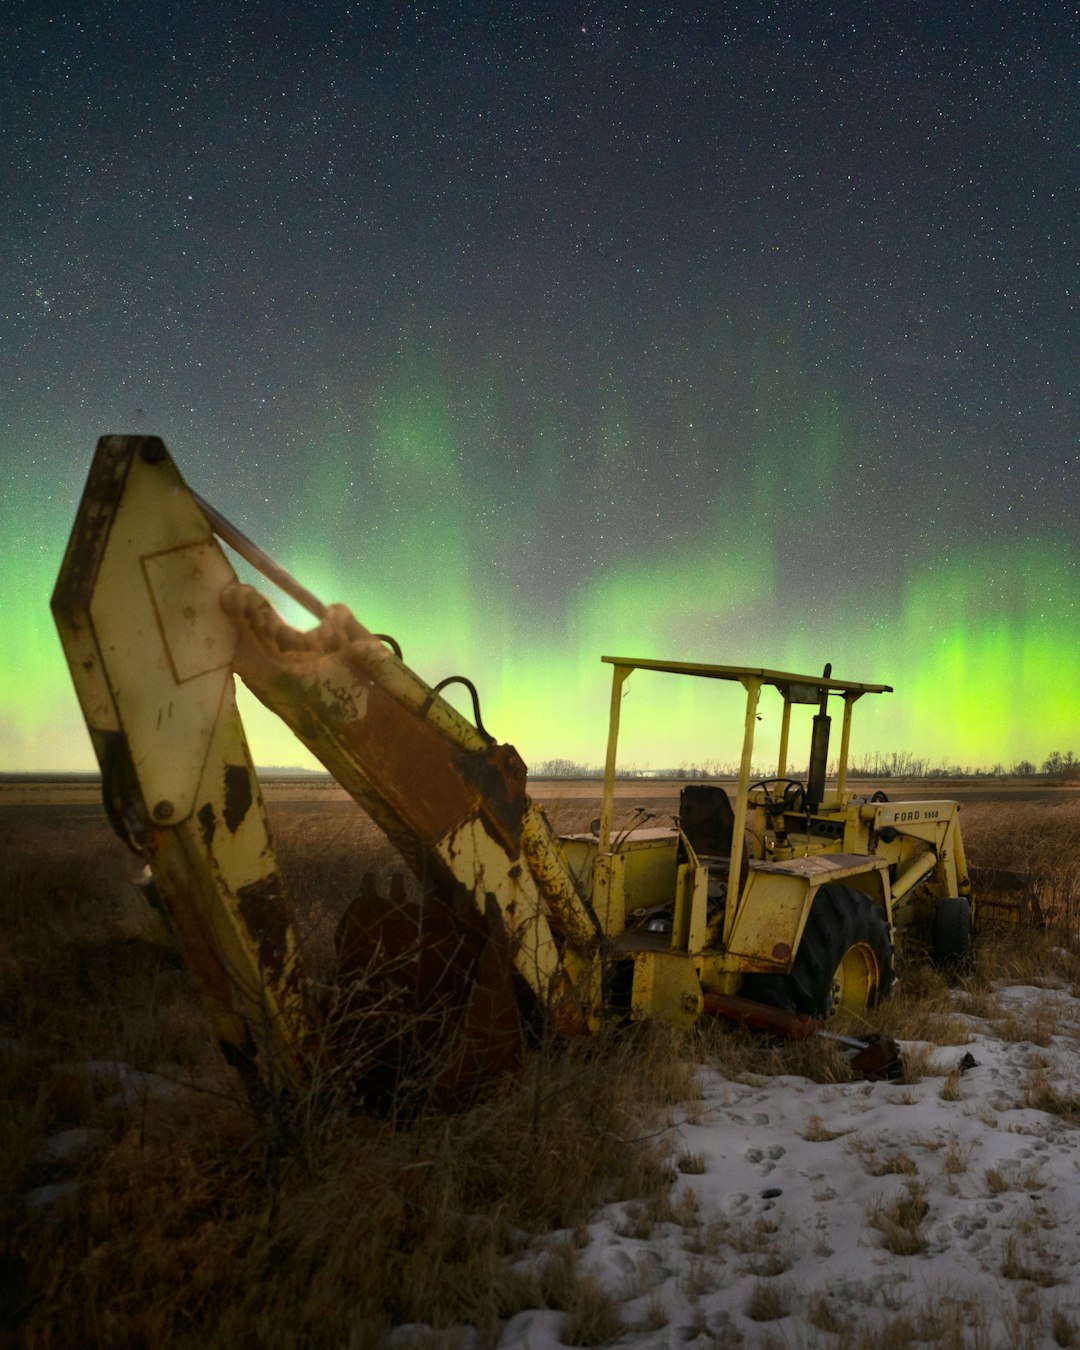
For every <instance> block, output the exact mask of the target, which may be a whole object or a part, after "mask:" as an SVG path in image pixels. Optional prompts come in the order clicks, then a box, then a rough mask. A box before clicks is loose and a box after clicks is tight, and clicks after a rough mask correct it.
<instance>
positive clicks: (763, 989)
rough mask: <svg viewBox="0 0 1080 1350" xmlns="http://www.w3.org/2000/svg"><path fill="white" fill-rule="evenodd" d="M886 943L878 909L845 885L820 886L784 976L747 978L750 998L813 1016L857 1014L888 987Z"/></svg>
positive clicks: (888, 944) (888, 948)
mask: <svg viewBox="0 0 1080 1350" xmlns="http://www.w3.org/2000/svg"><path fill="white" fill-rule="evenodd" d="M892 982H893V965H892V943H891V941H890V940H889V926H888V924H887V923H886V922H885V916H884V914H883V913H882V911H881V908H880V906H878V905H875V904H874V902H873V901H872V900H871V899H870V897H869V896H868V895H866V894H864V893H863V892H862V891H856V890H853V889H852V888H851V887H850V886H822V888H821V889H820V890H819V891H818V893H817V895H815V896H814V903H813V904H812V905H811V906H810V913H809V915H808V916H807V919H806V928H805V929H804V930H803V936H802V941H801V942H800V943H799V950H798V951H797V952H796V953H795V960H794V962H793V963H792V967H791V971H790V973H789V974H787V975H762V976H754V977H751V979H750V980H748V981H747V982H746V985H745V990H746V993H747V994H748V995H749V996H750V997H751V998H757V999H760V1000H761V1001H762V1002H763V1003H772V1004H774V1005H775V1006H776V1007H780V1008H793V1009H795V1010H796V1011H797V1012H805V1013H810V1014H811V1015H812V1016H814V1017H831V1016H834V1015H835V1014H837V1013H847V1014H852V1015H856V1016H858V1015H860V1014H862V1013H864V1012H866V1010H867V1009H868V1008H872V1007H873V1006H874V1005H875V1004H876V1003H878V1002H880V1000H881V999H883V998H884V997H885V995H886V994H887V993H888V992H889V990H890V989H891V988H892Z"/></svg>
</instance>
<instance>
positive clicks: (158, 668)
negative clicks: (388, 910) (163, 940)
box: [53, 437, 600, 1089]
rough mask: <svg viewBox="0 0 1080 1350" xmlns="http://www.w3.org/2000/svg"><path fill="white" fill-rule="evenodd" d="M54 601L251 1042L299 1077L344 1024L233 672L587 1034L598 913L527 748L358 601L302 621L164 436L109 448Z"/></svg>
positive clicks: (167, 879)
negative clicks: (277, 847) (304, 918)
mask: <svg viewBox="0 0 1080 1350" xmlns="http://www.w3.org/2000/svg"><path fill="white" fill-rule="evenodd" d="M211 514H213V513H211ZM214 519H215V520H216V519H217V518H216V517H214ZM230 542H232V540H231V539H230ZM53 610H54V614H55V617H56V621H57V625H58V628H59V630H60V636H61V640H62V642H63V645H64V649H65V653H66V655H67V658H68V662H69V665H70V667H71V671H72V676H73V679H74V683H75V687H76V691H77V693H78V696H79V700H80V703H81V705H82V709H83V713H84V716H85V718H86V722H87V725H88V727H89V729H90V733H91V738H92V741H93V744H94V748H95V751H96V753H97V756H98V759H99V762H100V763H101V767H102V775H103V786H104V792H105V797H106V803H107V806H108V809H109V811H110V815H111V816H112V817H113V819H114V823H116V824H117V825H118V826H119V827H120V828H121V829H122V831H123V832H124V833H125V834H126V835H127V837H128V839H129V842H131V843H132V845H133V846H134V847H135V848H137V849H138V850H139V851H140V852H142V853H143V854H144V855H145V856H146V858H147V861H148V862H149V863H150V866H151V868H152V870H153V873H154V878H155V882H156V884H157V886H158V889H159V891H160V892H161V894H162V896H163V898H164V900H165V902H166V905H167V907H168V909H169V913H170V916H171V918H172V921H173V924H174V926H175V928H176V930H177V932H178V934H179V936H180V938H181V940H182V942H183V944H184V947H185V949H186V953H187V957H188V961H189V964H190V966H191V968H192V970H193V973H194V974H195V976H196V978H197V980H198V981H199V983H200V985H201V987H202V990H203V993H204V996H205V998H206V1000H207V1003H208V1005H209V1007H210V1010H211V1013H212V1016H213V1019H214V1025H215V1030H216V1034H217V1036H218V1038H219V1040H220V1041H221V1042H222V1044H223V1046H225V1047H226V1052H227V1054H229V1055H230V1057H231V1058H233V1059H236V1060H238V1061H239V1062H241V1063H242V1064H245V1063H257V1065H258V1067H259V1071H260V1073H261V1074H262V1077H263V1079H264V1080H267V1079H273V1078H274V1077H275V1076H279V1077H282V1078H284V1079H285V1081H286V1082H287V1083H288V1084H289V1085H290V1086H292V1087H293V1088H296V1089H299V1088H302V1087H303V1085H304V1084H305V1082H306V1081H307V1080H308V1078H309V1076H310V1073H311V1062H312V1057H313V1055H315V1053H316V1047H317V1045H318V1044H319V1043H320V1041H321V1040H322V1039H323V1036H324V1028H323V1026H322V1024H321V1020H320V1014H319V1012H318V1010H317V1009H316V1007H315V999H314V995H313V989H312V984H311V979H310V977H309V975H308V972H307V970H306V969H305V966H304V963H303V958H302V954H301V951H300V947H299V943H298V941H297V938H296V932H295V925H294V921H293V917H292V913H291V910H290V906H289V902H288V899H287V897H286V894H285V888H284V886H283V884H282V881H281V878H280V875H279V873H278V871H277V866H276V862H275V859H274V854H273V849H272V847H271V842H270V832H269V829H268V826H267V822H266V816H265V810H264V807H263V803H262V798H261V794H260V791H259V785H258V781H257V778H256V776H255V773H254V769H253V766H252V762H251V756H250V754H249V751H248V748H247V744H246V741H245V737H244V732H243V727H242V725H241V722H240V718H239V715H238V712H237V709H236V702H235V690H234V683H233V674H234V672H236V673H239V674H240V675H241V677H242V678H243V679H244V681H245V683H247V684H248V686H249V687H250V688H251V689H252V691H253V692H254V693H255V694H256V696H257V697H258V698H260V699H261V700H262V701H263V702H264V703H265V704H266V705H267V706H268V707H269V708H270V709H271V710H272V711H274V712H275V713H277V714H278V715H280V716H281V717H282V718H283V719H284V720H285V722H286V723H287V724H288V725H289V726H290V727H291V728H292V730H293V731H294V732H295V733H296V735H297V736H298V737H299V738H300V740H302V741H303V742H304V744H305V745H307V746H308V748H309V749H310V750H311V751H312V753H314V754H315V755H316V756H317V758H318V759H320V760H321V762H322V763H323V764H325V765H326V767H327V768H328V769H329V770H330V771H331V773H333V774H334V776H335V777H336V778H337V779H338V780H339V781H340V782H341V783H342V784H343V786H344V787H345V788H346V789H347V790H348V791H349V792H350V793H351V794H352V795H353V796H354V797H355V798H356V800H357V801H358V802H359V803H360V804H361V805H362V806H363V807H364V808H365V810H367V811H368V812H369V814H370V815H371V816H372V817H373V819H374V820H375V821H376V822H377V823H378V824H379V825H380V826H381V827H382V828H383V829H384V830H385V831H386V833H387V835H388V836H389V838H390V839H391V840H392V842H393V843H394V844H395V845H396V846H397V847H398V849H399V850H400V852H401V853H402V856H403V857H404V858H405V860H406V861H407V863H408V864H409V866H410V867H411V869H412V870H413V871H414V873H415V874H416V875H417V877H418V878H419V879H420V881H421V883H422V887H423V889H424V891H425V894H427V895H428V896H429V897H433V899H432V903H436V902H437V903H441V904H442V905H444V906H446V907H448V908H449V909H450V910H454V911H456V912H457V913H458V914H459V915H466V912H467V914H468V915H471V918H469V920H468V921H469V922H470V923H475V921H476V920H477V919H478V918H479V919H481V920H482V922H483V923H485V924H487V925H489V926H491V925H494V927H495V929H497V930H498V931H497V939H498V941H497V944H496V945H497V946H498V948H499V950H500V951H504V952H505V953H506V954H507V955H508V957H509V959H510V961H511V962H512V964H513V968H514V970H515V971H516V973H517V977H518V978H517V980H516V982H515V984H516V987H517V988H518V990H519V991H520V990H522V989H523V990H526V991H529V994H530V996H531V999H532V1000H533V1002H534V1006H536V1007H538V1008H539V1009H542V1010H544V1011H545V1012H547V1013H550V1015H551V1016H552V1017H553V1019H554V1021H555V1023H556V1025H558V1026H559V1027H560V1028H562V1029H564V1030H567V1031H575V1030H583V1029H586V1028H587V1027H589V1026H595V1024H596V1021H597V1018H598V1017H599V1006H600V989H599V939H598V930H597V925H596V922H595V918H594V916H593V913H592V910H591V908H590V906H589V905H588V904H587V902H586V901H585V900H584V899H583V897H582V896H581V894H580V893H579V891H578V889H577V887H576V885H575V883H574V881H573V878H572V875H571V873H570V871H569V868H568V867H567V864H566V862H565V859H564V857H563V855H562V851H561V847H560V845H559V843H558V841H557V840H556V839H555V837H554V835H553V834H552V832H551V830H550V828H549V827H548V825H547V821H546V818H545V817H544V816H543V814H542V812H541V811H540V810H539V808H538V807H536V806H535V805H533V804H532V803H531V802H530V801H529V799H528V796H527V795H526V791H525V787H526V770H525V765H524V764H523V763H522V761H521V759H520V757H519V756H518V755H517V753H516V751H515V750H514V749H513V747H511V746H508V745H496V744H494V743H493V742H492V741H491V740H490V738H489V737H487V736H486V734H483V733H482V732H481V731H480V730H478V729H477V727H474V726H473V725H472V724H471V723H470V722H468V721H467V719H466V718H464V717H463V716H462V715H461V714H460V713H458V712H457V711H456V710H455V709H454V708H453V707H452V706H451V705H450V704H449V703H447V702H446V701H445V700H444V699H442V698H441V697H439V694H438V692H437V691H436V690H433V689H431V688H429V687H428V686H427V685H426V684H425V683H424V682H423V681H422V680H421V679H420V678H419V677H418V676H417V675H416V674H414V673H413V672H412V671H411V670H410V669H409V668H408V667H407V666H406V665H405V664H404V663H403V662H402V661H401V659H400V658H399V656H398V655H397V654H396V653H395V652H394V651H392V650H391V649H390V647H389V646H388V645H387V642H386V641H385V640H384V639H382V638H380V637H377V636H376V635H373V634H372V633H370V632H368V630H367V629H365V628H364V627H363V626H362V625H361V624H359V623H358V622H357V621H356V620H355V619H354V618H353V617H352V615H351V614H350V613H349V612H348V610H346V609H345V608H344V607H342V606H331V607H330V608H329V609H327V610H325V612H324V614H323V617H322V620H321V622H320V623H319V625H318V627H316V628H315V629H313V630H311V631H310V632H299V631H298V630H296V629H293V628H291V627H289V626H288V625H287V624H285V622H284V621H283V620H282V619H281V618H280V616H279V615H278V614H277V613H276V612H275V611H274V609H273V608H272V607H271V606H270V604H269V603H268V602H267V601H266V600H265V599H264V598H263V597H262V596H261V595H260V594H259V593H258V592H257V591H255V590H253V589H252V588H250V587H247V586H243V585H241V584H240V583H239V582H238V581H237V578H236V575H235V573H234V571H233V569H232V567H231V566H230V564H229V562H228V560H227V559H226V556H225V554H224V552H223V551H222V549H221V547H220V546H219V544H218V542H217V540H216V539H215V537H214V531H213V529H212V528H211V524H210V523H209V521H208V519H207V511H206V510H205V509H204V507H203V504H202V503H201V502H200V501H199V499H198V498H196V497H195V496H194V494H193V493H191V492H190V490H189V489H188V488H187V486H186V484H185V483H184V481H183V479H182V478H181V476H180V474H179V472H178V470H177V469H176V466H175V465H174V463H173V461H172V459H171V458H170V457H169V455H168V452H167V451H166V449H165V446H164V445H163V443H162V442H161V441H160V440H158V439H157V438H153V437H145V438H144V437H106V438H103V439H102V440H101V441H100V442H99V444H98V448H97V452H96V455H95V458H94V463H93V466H92V469H91V473H90V477H89V480H88V483H87V486H86V490H85V492H84V495H83V500H82V504H81V506H80V509H79V514H78V517H77V520H76V523H75V527H74V530H73V532H72V536H71V540H70V542H69V545H68V549H67V552H66V554H65V558H64V563H63V566H62V569H61V573H60V577H59V580H58V582H57V586H56V590H55V593H54V596H53ZM478 720H479V719H478ZM358 903H360V902H358ZM489 960H490V955H489V954H488V955H485V956H483V957H482V959H480V960H479V963H478V965H479V966H480V967H483V965H484V962H485V961H489ZM474 1002H475V1000H474Z"/></svg>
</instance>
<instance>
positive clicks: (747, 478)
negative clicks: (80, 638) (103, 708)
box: [0, 0, 1080, 771]
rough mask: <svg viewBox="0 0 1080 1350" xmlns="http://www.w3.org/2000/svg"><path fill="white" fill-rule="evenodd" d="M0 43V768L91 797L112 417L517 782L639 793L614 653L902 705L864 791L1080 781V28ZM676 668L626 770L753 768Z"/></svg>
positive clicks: (48, 28) (680, 29) (616, 22)
mask: <svg viewBox="0 0 1080 1350" xmlns="http://www.w3.org/2000/svg"><path fill="white" fill-rule="evenodd" d="M12 14H13V15H14V17H11V15H12ZM5 26H6V28H7V30H8V36H7V40H6V42H5V43H4V44H3V50H2V51H0V63H2V66H3V82H2V85H0V109H2V115H3V125H4V127H5V135H4V138H3V149H2V152H0V153H2V155H3V183H4V187H5V194H4V195H5V200H6V203H7V210H6V211H5V213H4V217H3V221H2V224H0V229H2V230H3V247H4V256H5V259H6V262H5V266H4V268H3V269H2V273H0V313H2V316H3V318H2V326H0V340H2V343H3V346H2V349H0V350H2V353H3V356H2V359H0V377H2V386H0V388H2V395H0V397H2V416H0V462H2V465H3V478H2V480H0V481H2V484H3V488H2V501H0V531H2V533H0V538H2V541H3V548H4V554H3V556H4V563H3V573H2V575H3V598H4V613H5V619H6V635H7V641H6V643H5V660H4V662H3V663H0V769H3V770H27V771H30V770H67V769H80V768H89V767H91V766H92V763H93V757H92V752H91V750H90V745H89V740H88V738H87V736H86V734H85V732H84V731H83V729H82V721H81V717H80V715H79V712H78V708H77V704H76V701H75V697H74V694H73V692H72V689H71V684H70V679H69V677H68V673H67V669H66V666H65V665H64V662H63V657H62V654H61V651H60V647H59V642H58V641H57V639H56V637H55V634H54V630H53V627H52V620H51V617H50V614H49V609H48V598H49V594H50V592H51V589H52V586H53V583H54V581H55V577H56V572H57V570H58V568H59V565H60V560H61V557H62V553H63V548H64V544H65V542H66V539H67V535H68V532H69V530H70V527H71V523H72V520H73V517H74V512H75V508H76V504H77V502H78V499H79V495H80V493H81V491H82V486H83V482H84V480H85V476H86V472H87V469H88V467H89V463H90V457H91V454H92V451H93V447H94V443H95V441H96V439H97V437H98V436H99V435H101V434H104V433H110V432H125V431H140V432H151V433H154V434H157V435H160V436H162V437H163V438H164V439H165V441H166V443H167V444H168V446H169V448H170V450H171V451H172V453H173V455H174V457H175V458H176V460H177V462H178V464H179V465H180V467H181V470H182V471H183V472H184V473H185V475H186V476H187V478H188V480H189V481H190V483H191V484H192V486H193V487H194V488H195V489H196V490H197V491H198V492H200V493H201V494H202V495H203V496H205V497H207V498H208V499H210V500H211V501H213V502H214V503H215V505H216V506H217V507H218V508H219V509H220V510H221V511H222V512H223V514H224V515H226V516H227V517H229V518H230V519H232V520H233V521H235V522H236V524H237V525H239V526H240V527H241V528H242V529H243V530H244V531H245V532H246V533H248V534H249V535H250V536H251V537H252V538H253V539H255V540H256V541H257V542H258V543H259V544H260V545H261V546H262V547H264V548H265V549H266V550H267V551H268V552H269V553H271V554H272V555H273V556H274V557H276V558H277V559H278V560H279V561H280V562H281V563H282V564H283V565H284V566H286V567H287V568H288V569H289V570H290V571H292V572H293V573H294V575H296V576H297V577H298V578H299V579H300V580H301V581H303V582H304V583H305V584H306V585H308V586H309V587H310V588H311V589H312V590H314V591H315V592H316V593H317V594H319V595H320V597H321V598H322V599H324V600H326V601H334V600H339V601H343V602H344V603H347V604H349V605H350V607H351V608H352V609H353V610H354V612H355V613H356V614H357V617H358V618H359V619H360V620H361V622H363V623H365V624H366V625H367V626H368V627H370V628H372V629H375V630H377V631H383V632H389V633H392V634H394V635H395V636H396V637H397V638H398V639H399V640H400V641H401V643H402V646H403V648H404V652H405V656H406V659H407V660H408V661H409V663H410V664H411V665H412V666H413V667H414V668H415V669H416V670H417V671H418V673H419V674H421V675H422V676H423V677H424V678H425V679H427V680H428V681H430V682H434V681H436V680H438V679H440V678H442V677H443V676H445V675H447V674H451V673H462V674H465V675H468V676H469V677H470V678H471V679H472V680H473V681H474V682H475V683H476V684H477V685H478V687H479V690H480V694H481V699H482V706H483V712H484V720H485V722H486V723H487V725H488V727H489V729H491V730H492V731H493V732H494V733H495V734H496V735H497V736H498V737H499V739H503V740H509V741H512V742H513V743H514V744H515V745H517V746H518V748H519V749H520V750H521V752H522V754H523V755H524V756H525V758H526V761H527V762H530V763H538V762H542V761H543V760H546V759H549V758H555V757H565V758H568V759H572V760H576V761H582V762H586V763H591V764H595V763H598V762H599V761H600V760H601V759H602V755H603V747H604V736H605V731H606V716H607V702H608V696H609V679H610V671H609V669H608V667H606V666H603V665H602V664H601V662H600V656H601V654H617V655H627V656H641V657H645V656H653V657H663V658H670V659H681V660H688V661H705V662H710V661H711V662H721V663H727V664H735V663H740V664H741V663H746V664H753V665H764V666H770V667H773V668H779V669H792V670H805V671H807V672H809V673H813V672H817V671H819V670H820V669H821V667H822V666H823V664H824V663H825V662H826V661H830V662H832V665H833V670H834V673H835V674H836V675H838V676H841V677H843V678H849V679H854V680H864V681H880V682H884V683H888V684H891V685H893V686H894V687H895V689H896V692H895V693H894V694H891V695H887V696H884V697H883V698H880V699H873V700H872V699H867V700H865V704H866V705H867V706H865V707H864V706H860V707H859V708H858V709H857V711H856V718H855V736H854V742H853V750H854V753H855V755H856V757H858V756H859V755H861V754H864V753H873V752H882V753H890V752H911V753H913V754H916V755H918V756H920V757H928V758H930V759H931V760H933V761H934V762H935V763H945V764H961V765H971V766H975V765H982V766H986V767H990V766H992V765H994V764H1004V765H1006V766H1008V765H1011V764H1012V763H1015V762H1016V761H1017V760H1019V759H1021V758H1028V759H1031V760H1033V761H1036V762H1041V761H1042V760H1043V759H1044V758H1045V757H1046V756H1047V755H1048V754H1049V753H1050V752H1051V751H1052V750H1055V749H1059V750H1068V749H1073V750H1075V751H1077V752H1080V716H1078V709H1080V604H1078V596H1080V491H1078V483H1080V418H1078V412H1077V403H1076V394H1077V387H1078V384H1080V359H1078V356H1080V336H1078V334H1080V325H1078V323H1077V313H1076V310H1077V290H1078V281H1080V279H1078V275H1077V270H1078V259H1080V229H1078V221H1080V191H1078V189H1080V153H1078V147H1077V127H1078V126H1080V96H1078V88H1077V82H1076V77H1075V71H1076V52H1077V46H1078V42H1080V16H1078V14H1077V10H1076V7H1075V5H1066V4H1025V5H1009V6H991V5H986V4H962V5H961V4H948V5H945V4H941V5H937V4H929V3H927V4H923V5H915V6H906V7H901V8H900V9H898V10H895V11H890V10H888V8H887V7H879V6H872V5H864V4H832V5H825V4H816V3H809V4H806V5H772V4H751V3H735V4H723V3H711V4H706V3H698V0H686V2H685V3H680V4H655V5H648V6H636V5H633V6H632V5H625V4H615V3H608V2H606V0H602V2H601V3H595V4H581V5H573V6H569V5H559V6H548V7H541V6H534V5H524V4H515V3H512V2H511V0H508V2H507V3H504V4H500V5H491V4H485V3H471V4H470V3H460V4H453V3H432V4H428V5H421V4H414V3H388V4H384V5H347V4H313V5H310V6H308V7H306V8H305V9H299V8H298V9H294V10H285V9H284V8H280V7H276V6H269V5H261V4H250V3H243V4H242V3H237V2H235V0H223V3H221V4H218V5H215V6H187V7H179V6H171V5H164V6H154V7H151V6H141V5H138V4H130V5H120V4H109V3H91V4H89V5H74V4H68V5H64V4H48V5H41V4H34V3H17V4H16V5H15V7H14V9H13V10H12V11H10V12H9V17H8V19H7V20H6V25H5ZM282 608H283V611H284V612H285V613H286V614H287V615H288V616H289V617H290V618H291V619H292V620H293V621H294V622H300V618H299V616H298V614H297V613H296V611H295V610H294V609H292V608H290V606H289V605H287V604H286V605H283V606H282ZM684 683H686V682H679V681H676V680H673V679H671V678H670V677H662V676H654V677H649V676H646V675H645V674H643V673H639V674H637V675H635V676H634V677H633V679H632V680H631V682H630V684H629V685H628V694H627V703H626V712H625V716H624V729H625V733H626V734H625V740H624V755H623V757H624V760H625V761H626V762H634V763H637V764H639V765H644V764H651V765H652V766H654V767H661V766H663V767H667V766H677V765H678V764H680V763H702V762H703V761H706V760H719V761H730V760H731V759H732V758H733V757H734V755H735V754H736V748H737V743H738V737H739V734H740V731H741V713H740V712H739V710H738V706H737V705H739V704H740V703H741V700H735V702H734V704H733V703H732V702H730V701H728V700H724V699H722V698H719V697H718V696H717V691H716V690H715V688H707V689H704V690H695V689H692V688H690V687H689V686H687V687H685V688H684V687H683V684H684ZM456 701H457V698H456V697H455V702H456ZM871 704H873V706H869V705H871ZM459 706H462V707H465V706H467V705H466V704H464V703H462V704H460V705H459ZM733 709H734V711H733ZM251 727H252V739H253V743H254V748H255V753H256V757H257V759H258V760H259V761H260V762H261V763H266V764H277V765H288V764H301V763H308V762H309V761H308V760H307V759H306V758H305V756H304V754H303V752H302V751H301V750H300V748H299V747H298V746H296V745H295V743H294V742H292V740H291V738H290V737H289V735H288V733H287V732H285V731H284V729H280V730H279V729H277V727H276V724H274V723H273V720H272V719H270V718H269V717H267V716H264V715H261V714H259V715H257V716H255V717H254V718H253V720H252V723H251ZM795 749H796V751H797V752H798V754H801V753H802V752H801V749H800V748H799V747H798V746H796V747H795ZM769 754H771V747H770V746H769V745H768V743H767V742H766V743H765V744H763V746H762V759H767V758H768V756H769ZM798 754H797V756H796V757H798Z"/></svg>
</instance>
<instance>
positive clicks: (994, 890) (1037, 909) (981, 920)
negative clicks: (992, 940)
mask: <svg viewBox="0 0 1080 1350" xmlns="http://www.w3.org/2000/svg"><path fill="white" fill-rule="evenodd" d="M968 870H969V875H970V877H971V882H972V885H973V886H974V887H975V896H976V900H977V904H976V906H975V919H976V925H977V927H979V928H982V927H983V926H984V925H987V924H1005V925H1011V926H1013V927H1017V928H1043V927H1044V926H1045V922H1046V921H1045V918H1044V916H1043V912H1042V908H1041V906H1040V904H1039V895H1038V887H1037V882H1036V879H1035V877H1034V875H1033V874H1032V873H1031V872H1020V871H1014V870H1013V869H1012V868H1008V867H972V868H969V869H968Z"/></svg>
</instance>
